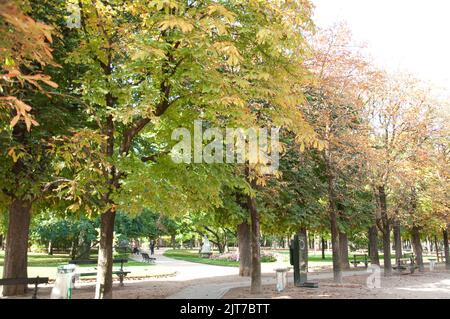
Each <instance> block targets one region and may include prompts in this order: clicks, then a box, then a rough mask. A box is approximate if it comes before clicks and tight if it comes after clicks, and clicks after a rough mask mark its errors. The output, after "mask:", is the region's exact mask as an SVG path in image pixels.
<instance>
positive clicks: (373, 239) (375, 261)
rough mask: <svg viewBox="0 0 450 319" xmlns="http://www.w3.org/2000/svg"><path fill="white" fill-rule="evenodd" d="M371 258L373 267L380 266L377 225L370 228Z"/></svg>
mask: <svg viewBox="0 0 450 319" xmlns="http://www.w3.org/2000/svg"><path fill="white" fill-rule="evenodd" d="M369 257H370V263H371V264H372V265H378V266H379V265H380V256H379V254H378V229H377V226H376V225H373V226H372V227H370V228H369Z"/></svg>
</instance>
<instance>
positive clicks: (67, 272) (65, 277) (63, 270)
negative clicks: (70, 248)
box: [50, 264, 76, 299]
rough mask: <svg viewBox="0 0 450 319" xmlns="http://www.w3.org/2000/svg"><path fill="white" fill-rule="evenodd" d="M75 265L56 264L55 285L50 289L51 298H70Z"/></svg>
mask: <svg viewBox="0 0 450 319" xmlns="http://www.w3.org/2000/svg"><path fill="white" fill-rule="evenodd" d="M75 270H76V265H71V264H69V265H62V266H58V268H57V273H56V280H55V285H54V287H53V289H52V292H51V295H50V298H51V299H72V289H73V287H74V283H75V276H76V273H75Z"/></svg>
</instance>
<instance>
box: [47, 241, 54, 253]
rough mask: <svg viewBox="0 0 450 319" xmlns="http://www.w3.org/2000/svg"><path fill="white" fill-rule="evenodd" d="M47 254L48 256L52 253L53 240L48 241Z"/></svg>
mask: <svg viewBox="0 0 450 319" xmlns="http://www.w3.org/2000/svg"><path fill="white" fill-rule="evenodd" d="M47 254H49V255H50V256H51V255H53V241H51V240H49V241H48V247H47Z"/></svg>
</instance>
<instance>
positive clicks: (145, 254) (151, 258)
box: [141, 253, 156, 263]
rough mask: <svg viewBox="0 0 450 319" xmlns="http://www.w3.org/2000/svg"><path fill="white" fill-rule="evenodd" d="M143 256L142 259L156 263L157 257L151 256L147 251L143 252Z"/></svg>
mask: <svg viewBox="0 0 450 319" xmlns="http://www.w3.org/2000/svg"><path fill="white" fill-rule="evenodd" d="M141 256H142V260H143V261H144V262H147V263H154V262H155V260H156V258H155V257H150V256H149V254H147V253H141Z"/></svg>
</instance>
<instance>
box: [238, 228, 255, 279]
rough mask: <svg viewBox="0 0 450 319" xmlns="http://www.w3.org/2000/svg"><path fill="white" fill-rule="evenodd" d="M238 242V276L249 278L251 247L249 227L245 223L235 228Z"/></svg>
mask: <svg viewBox="0 0 450 319" xmlns="http://www.w3.org/2000/svg"><path fill="white" fill-rule="evenodd" d="M237 228H238V229H237V233H238V241H239V276H243V277H250V275H251V270H252V268H251V267H252V246H251V236H250V225H249V224H248V223H247V222H246V221H245V222H243V223H241V224H239V225H238V227H237Z"/></svg>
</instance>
